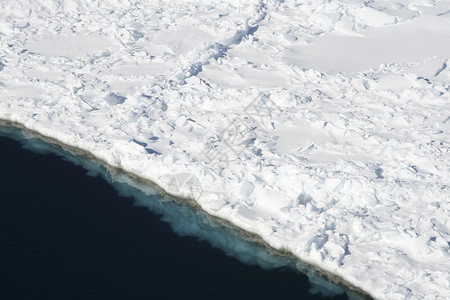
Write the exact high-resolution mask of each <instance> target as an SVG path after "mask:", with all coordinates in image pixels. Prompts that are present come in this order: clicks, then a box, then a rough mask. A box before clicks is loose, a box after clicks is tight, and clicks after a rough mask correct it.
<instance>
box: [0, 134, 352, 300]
mask: <svg viewBox="0 0 450 300" xmlns="http://www.w3.org/2000/svg"><path fill="white" fill-rule="evenodd" d="M155 201H157V199H155ZM133 203H134V200H133V199H131V198H127V197H122V196H119V194H118V192H117V191H116V190H115V189H114V188H113V187H112V186H111V185H110V184H108V183H107V182H106V181H105V180H104V179H103V178H100V177H92V176H87V175H86V170H84V169H83V168H82V167H79V166H75V165H73V164H72V163H70V162H68V161H65V160H64V159H62V158H61V157H58V156H56V155H54V154H46V155H42V154H36V153H33V152H31V151H29V150H26V149H23V148H22V146H21V144H20V143H19V142H18V141H15V140H12V139H10V138H6V137H2V136H0V299H194V298H196V299H232V298H233V299H256V298H261V299H322V297H320V296H318V295H311V294H310V293H308V290H309V289H310V285H309V283H308V280H307V277H306V276H304V275H302V274H299V273H294V272H288V271H280V270H263V269H261V268H259V267H257V266H248V265H246V264H243V263H241V262H239V261H238V260H236V259H234V258H232V257H229V256H227V255H225V254H224V252H223V251H221V250H219V249H217V248H213V247H211V246H210V244H209V243H207V242H205V241H199V240H198V239H197V238H195V237H180V236H179V235H177V234H175V233H174V232H173V231H172V229H171V227H170V225H168V224H167V223H165V222H163V221H161V220H160V219H161V216H160V215H157V214H155V213H152V212H151V211H149V210H148V209H147V208H143V207H137V206H134V205H133ZM346 298H347V297H346V296H340V297H334V298H333V299H346ZM325 299H331V298H325Z"/></svg>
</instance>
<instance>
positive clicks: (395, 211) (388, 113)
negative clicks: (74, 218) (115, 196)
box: [0, 0, 450, 299]
mask: <svg viewBox="0 0 450 300" xmlns="http://www.w3.org/2000/svg"><path fill="white" fill-rule="evenodd" d="M0 51H1V52H0V53H1V56H0V66H1V67H0V69H1V71H0V95H1V97H0V118H1V119H5V120H11V121H14V122H18V123H21V124H23V125H24V126H25V127H27V128H29V129H32V130H36V131H38V132H40V133H41V134H43V135H46V136H49V137H52V138H55V139H58V140H59V141H61V142H62V143H64V144H67V145H71V146H76V147H79V148H82V149H84V150H86V151H88V152H90V153H92V154H93V155H95V156H97V157H99V158H100V159H102V160H104V161H106V162H108V163H109V164H111V165H113V166H117V167H121V168H123V169H124V170H126V171H127V172H131V173H133V174H136V175H138V176H140V177H143V178H146V179H149V180H151V181H154V182H156V183H157V184H158V185H160V186H161V187H162V188H164V189H165V190H166V191H168V192H170V193H172V194H174V195H177V196H184V197H193V198H195V200H196V201H197V203H198V204H199V205H200V206H201V208H202V209H203V210H204V211H206V212H207V213H209V214H211V215H214V216H217V217H220V218H223V219H226V220H228V221H230V222H232V223H233V224H235V225H236V226H238V227H240V228H242V229H244V230H247V231H249V232H252V233H256V234H258V235H259V236H260V237H261V238H262V239H264V240H265V241H266V242H267V243H269V244H270V245H272V246H273V247H275V248H279V249H285V250H287V251H290V252H292V253H293V254H295V255H296V256H298V257H299V258H300V259H302V260H303V261H306V262H308V263H311V264H315V265H318V266H320V267H321V268H323V269H324V270H326V271H328V272H330V273H332V274H335V275H336V276H339V277H341V278H343V279H345V280H346V281H347V282H349V283H351V284H354V285H356V286H358V287H360V288H361V289H363V290H364V291H366V292H368V293H370V294H371V295H372V296H373V297H375V298H379V299H405V298H407V299H422V298H425V299H445V298H450V274H449V272H448V270H449V269H450V254H449V242H450V213H449V210H450V192H449V182H450V156H449V144H448V141H449V140H450V133H449V132H450V130H449V129H450V126H449V123H450V117H449V116H450V105H449V103H450V102H449V101H450V93H449V84H450V67H449V66H448V58H449V55H450V1H431V0H430V1H427V0H418V1H414V0H413V1H406V0H403V1H402V0H401V1H362V0H353V1H338V0H335V1H320V0H319V1H292V0H286V1H218V0H215V1H213V0H210V1H195V0H193V1H175V0H174V1H148V2H144V1H115V0H106V1H82V0H73V1H56V0H46V1H39V3H38V2H37V1H32V0H21V1H16V2H15V3H12V2H7V1H4V2H2V3H0Z"/></svg>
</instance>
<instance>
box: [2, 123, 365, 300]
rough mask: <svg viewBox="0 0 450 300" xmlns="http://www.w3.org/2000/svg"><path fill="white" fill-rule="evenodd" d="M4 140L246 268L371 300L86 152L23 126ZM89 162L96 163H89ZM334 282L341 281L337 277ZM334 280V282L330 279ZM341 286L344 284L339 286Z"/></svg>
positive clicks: (12, 128) (6, 130)
mask: <svg viewBox="0 0 450 300" xmlns="http://www.w3.org/2000/svg"><path fill="white" fill-rule="evenodd" d="M0 136H6V137H8V138H12V139H15V140H18V141H19V142H21V143H22V145H23V147H25V148H26V149H28V150H30V151H33V152H36V153H39V154H49V153H51V154H56V155H57V156H59V157H61V158H63V159H66V160H68V161H70V162H71V163H73V164H75V165H78V166H81V167H83V168H84V169H85V170H86V171H87V175H89V176H101V177H102V178H103V179H104V180H106V181H107V182H108V183H109V184H111V185H112V186H113V187H114V188H115V189H116V190H117V191H118V193H119V194H120V195H122V196H125V197H131V198H133V199H135V201H136V202H135V205H137V206H141V207H146V208H148V209H149V210H150V211H152V212H154V213H157V214H159V215H161V220H162V221H164V222H167V223H169V224H170V226H171V228H172V230H173V231H174V232H176V233H177V234H179V235H180V236H192V237H196V238H199V239H200V240H205V241H207V242H209V243H210V245H211V246H212V247H216V248H219V249H221V250H222V251H224V252H225V254H226V255H228V256H231V257H234V258H236V259H238V260H239V261H241V262H242V263H245V264H248V265H257V266H259V267H261V268H263V269H270V270H272V269H282V270H287V271H291V272H299V271H300V272H302V273H304V274H305V275H307V277H308V280H309V282H310V284H311V288H310V292H311V293H313V294H320V295H322V296H325V297H332V296H335V295H339V294H343V293H346V294H347V296H348V297H349V299H355V300H356V299H368V298H369V296H368V295H365V294H361V293H360V291H359V292H358V291H356V290H354V287H353V290H351V289H347V288H346V287H344V286H340V285H338V284H336V283H333V282H330V281H329V280H328V279H326V278H325V277H323V276H321V275H320V271H321V270H320V269H318V268H317V267H314V266H310V265H308V264H305V263H303V262H302V261H300V260H298V259H297V258H296V257H295V256H293V255H292V254H291V253H288V252H285V251H280V250H277V249H274V248H272V247H270V245H268V244H267V243H264V242H263V241H262V240H261V239H260V238H259V237H258V236H256V235H254V234H250V233H248V232H245V231H242V230H241V229H239V228H237V227H235V226H233V225H232V224H231V223H229V222H227V221H226V220H221V219H219V218H215V217H213V216H210V215H208V214H206V213H205V212H204V211H202V210H201V209H200V208H199V207H198V205H196V204H195V202H194V201H192V200H191V199H183V198H179V197H176V196H173V195H170V194H168V193H166V192H164V191H163V190H162V189H161V188H159V187H158V186H156V185H154V183H151V182H148V181H146V180H144V179H142V178H139V177H136V176H135V175H134V174H130V173H127V172H124V171H123V170H121V169H118V168H114V167H112V166H110V165H107V164H104V162H101V161H100V160H98V159H96V158H95V157H93V156H91V155H90V153H86V152H84V151H83V150H81V149H77V148H73V147H70V146H67V145H64V144H62V143H60V142H57V141H55V140H54V139H49V138H47V137H45V136H42V135H40V134H38V133H36V132H33V131H30V130H27V129H24V128H23V127H22V126H20V125H19V124H14V123H10V122H5V121H4V120H0ZM88 156H89V157H90V158H88ZM325 275H328V277H329V278H333V279H334V280H336V279H337V278H335V277H334V276H332V275H331V274H325ZM330 276H331V277H330ZM337 281H338V282H339V280H337Z"/></svg>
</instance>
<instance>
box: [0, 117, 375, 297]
mask: <svg viewBox="0 0 450 300" xmlns="http://www.w3.org/2000/svg"><path fill="white" fill-rule="evenodd" d="M0 126H6V127H12V128H14V129H17V130H20V131H21V132H23V133H26V134H27V135H30V136H31V137H32V138H37V139H39V140H41V141H43V142H45V143H47V144H54V145H57V146H59V147H61V149H62V150H63V151H65V152H68V153H69V154H71V155H75V156H82V157H85V158H87V159H89V160H91V161H93V162H94V163H96V164H98V165H100V166H103V167H104V168H105V169H106V170H107V172H108V173H110V174H121V175H125V176H127V177H129V178H131V179H132V180H133V181H134V182H136V183H137V184H144V185H149V186H150V187H151V188H152V189H154V190H155V192H157V193H158V194H159V195H160V196H161V197H166V198H167V199H169V200H171V201H173V202H175V203H182V204H185V205H188V206H189V207H190V208H191V209H194V210H198V211H202V212H203V213H204V214H205V215H206V216H207V217H208V218H209V219H210V220H212V221H213V222H215V223H217V224H219V225H221V226H225V227H228V228H231V229H233V230H234V231H235V232H236V234H237V235H239V237H241V238H243V239H244V240H247V241H250V242H253V243H256V244H258V245H261V246H263V247H264V248H266V249H267V250H268V252H269V253H270V254H275V255H279V256H284V257H289V258H292V259H295V260H297V261H299V262H301V263H303V264H305V265H306V266H308V267H309V268H311V269H312V270H314V271H315V272H317V273H318V274H319V275H320V276H322V277H324V278H325V279H327V280H329V281H331V282H332V283H335V284H338V285H342V286H344V287H345V288H347V289H348V290H349V291H352V292H356V293H357V294H358V295H355V296H357V297H362V299H368V300H370V299H376V298H375V297H374V296H372V295H371V294H370V293H369V292H368V291H365V290H363V289H362V288H360V287H358V286H356V285H354V284H352V283H350V282H349V281H347V280H345V279H344V278H342V277H340V276H337V275H335V274H333V273H331V272H329V271H327V270H325V269H323V268H321V267H320V266H318V265H315V264H312V263H310V262H307V261H305V260H303V259H301V258H300V257H298V256H296V255H294V254H293V253H292V252H290V251H288V250H286V249H283V248H281V249H277V248H274V247H273V246H272V245H270V244H269V243H267V242H266V241H264V240H263V238H262V237H260V236H259V235H258V234H256V233H254V232H250V231H247V230H244V229H242V228H240V227H238V226H237V225H235V224H233V223H232V222H230V221H229V220H225V219H222V218H220V217H217V216H213V215H211V214H209V213H208V212H206V211H205V210H203V209H202V208H201V207H200V205H199V204H198V203H197V202H196V201H195V200H194V199H192V198H184V197H180V196H176V195H173V194H170V193H168V192H167V191H166V190H164V189H163V188H161V187H160V186H159V185H158V184H157V183H156V182H154V181H151V180H149V179H146V178H143V177H140V176H138V175H136V174H133V173H131V172H129V171H126V170H125V169H123V168H121V167H118V166H113V165H111V164H109V163H107V162H106V161H104V160H102V159H101V158H99V157H97V156H95V155H94V154H92V153H91V152H89V151H87V150H84V149H82V148H80V147H77V146H74V145H68V144H65V143H63V142H61V141H59V140H57V139H55V138H52V137H49V136H46V135H43V134H41V133H40V132H38V131H36V130H33V129H30V128H28V127H26V126H25V125H24V124H22V123H19V122H15V121H11V120H6V119H1V118H0ZM136 188H138V189H139V187H138V186H136Z"/></svg>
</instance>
